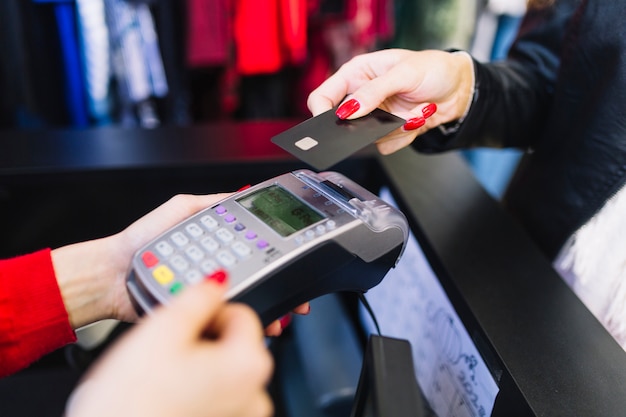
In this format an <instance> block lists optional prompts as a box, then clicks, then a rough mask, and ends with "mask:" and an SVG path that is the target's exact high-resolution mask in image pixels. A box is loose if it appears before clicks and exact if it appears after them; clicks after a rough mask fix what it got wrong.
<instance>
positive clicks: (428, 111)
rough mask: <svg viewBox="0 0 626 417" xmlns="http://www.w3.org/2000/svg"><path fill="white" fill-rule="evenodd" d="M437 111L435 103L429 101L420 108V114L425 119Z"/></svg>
mask: <svg viewBox="0 0 626 417" xmlns="http://www.w3.org/2000/svg"><path fill="white" fill-rule="evenodd" d="M436 111H437V105H436V104H435V103H430V104H429V105H428V106H426V107H424V108H423V109H422V114H423V115H424V117H425V118H426V119H428V118H429V117H430V116H432V115H433V114H435V112H436Z"/></svg>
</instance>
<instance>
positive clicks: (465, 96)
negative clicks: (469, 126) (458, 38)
mask: <svg viewBox="0 0 626 417" xmlns="http://www.w3.org/2000/svg"><path fill="white" fill-rule="evenodd" d="M450 52H451V54H452V55H454V60H455V65H457V68H458V74H459V78H458V79H459V83H458V88H457V100H456V103H457V105H456V115H457V116H456V117H455V118H454V119H453V120H452V121H450V122H448V123H444V124H441V125H440V126H439V130H440V131H441V132H442V133H443V134H444V135H451V134H453V133H456V132H457V131H458V130H459V129H460V128H461V126H462V124H463V122H464V121H465V118H466V117H467V115H468V114H469V111H470V109H471V107H472V103H473V102H474V99H475V96H476V75H475V71H474V60H473V58H472V56H471V55H470V54H469V53H467V52H465V51H458V50H451V51H450Z"/></svg>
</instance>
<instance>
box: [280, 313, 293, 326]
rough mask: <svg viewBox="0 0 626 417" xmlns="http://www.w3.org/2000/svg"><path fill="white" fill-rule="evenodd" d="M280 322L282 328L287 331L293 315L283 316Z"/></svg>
mask: <svg viewBox="0 0 626 417" xmlns="http://www.w3.org/2000/svg"><path fill="white" fill-rule="evenodd" d="M278 321H279V322H280V328H281V329H285V328H286V327H287V326H289V323H291V314H287V315H285V316H282V317H281V318H280V319H279V320H278Z"/></svg>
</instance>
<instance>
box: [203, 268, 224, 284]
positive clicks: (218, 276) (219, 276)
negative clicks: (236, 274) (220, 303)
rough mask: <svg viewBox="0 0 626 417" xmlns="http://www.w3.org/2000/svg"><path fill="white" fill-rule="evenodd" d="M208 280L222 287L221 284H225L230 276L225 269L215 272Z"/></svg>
mask: <svg viewBox="0 0 626 417" xmlns="http://www.w3.org/2000/svg"><path fill="white" fill-rule="evenodd" d="M206 279H207V280H209V281H213V282H215V283H217V284H220V285H221V284H224V283H225V282H226V280H227V279H228V274H227V273H226V271H224V270H223V269H218V270H217V271H215V272H213V273H212V274H211V275H208V276H207V277H206Z"/></svg>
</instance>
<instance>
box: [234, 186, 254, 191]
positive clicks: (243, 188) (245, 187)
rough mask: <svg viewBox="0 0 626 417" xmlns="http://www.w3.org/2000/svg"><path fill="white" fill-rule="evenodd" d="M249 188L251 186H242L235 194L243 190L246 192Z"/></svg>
mask: <svg viewBox="0 0 626 417" xmlns="http://www.w3.org/2000/svg"><path fill="white" fill-rule="evenodd" d="M250 187H252V185H250V184H247V185H244V186H243V187H241V188H240V189H238V190H237V192H239V191H243V190H247V189H248V188H250Z"/></svg>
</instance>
